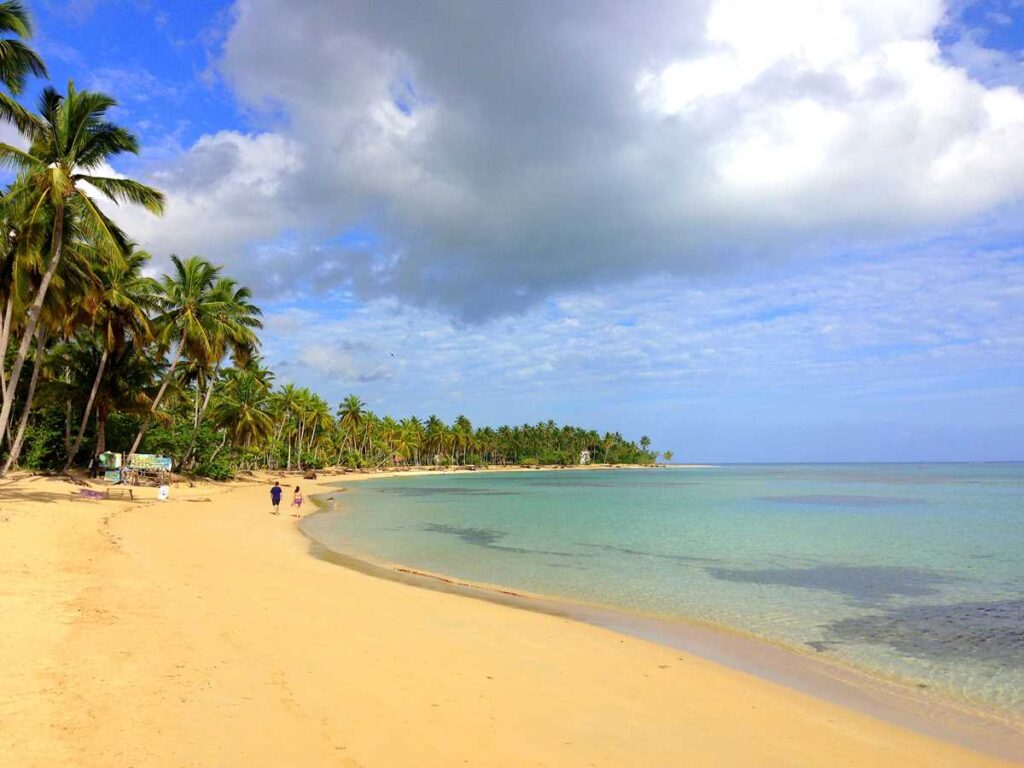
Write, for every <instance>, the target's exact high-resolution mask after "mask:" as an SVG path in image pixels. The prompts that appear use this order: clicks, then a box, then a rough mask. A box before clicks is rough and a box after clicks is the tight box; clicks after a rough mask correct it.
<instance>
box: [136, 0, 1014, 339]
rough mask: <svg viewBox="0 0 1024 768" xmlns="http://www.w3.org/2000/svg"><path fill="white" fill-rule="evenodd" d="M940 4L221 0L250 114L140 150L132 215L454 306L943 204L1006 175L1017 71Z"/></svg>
mask: <svg viewBox="0 0 1024 768" xmlns="http://www.w3.org/2000/svg"><path fill="white" fill-rule="evenodd" d="M945 11H946V9H945V7H944V6H943V4H942V3H941V2H939V1H938V0H888V1H887V2H885V3H863V2H854V1H853V0H784V1H783V2H776V3H753V2H740V0H690V1H689V2H671V3H670V2H665V1H664V0H640V1H638V2H636V3H631V4H628V5H624V4H622V3H614V2H599V3H592V4H588V5H587V7H586V8H583V7H581V6H577V5H573V4H555V3H510V4H468V5H467V4H464V3H442V4H440V5H437V4H431V5H429V7H428V6H427V5H423V4H419V5H415V4H414V5H413V6H410V5H409V4H406V3H391V2H376V3H364V2H355V1H354V0H353V1H352V2H343V1H340V0H339V2H332V3H322V2H317V1H316V0H288V2H285V0H239V2H238V3H237V4H236V6H235V15H234V21H233V24H232V26H231V29H230V31H229V33H228V35H227V39H226V42H225V45H224V50H223V56H222V60H221V62H220V71H221V73H222V75H223V76H224V77H225V78H226V80H227V82H228V83H229V84H230V85H231V87H232V88H233V89H234V92H235V93H236V94H237V96H238V98H239V99H240V100H241V101H242V102H243V104H245V105H246V106H247V107H248V108H249V109H250V110H252V112H253V114H254V115H255V116H256V120H257V124H260V125H261V127H262V130H261V131H259V132H249V133H246V132H238V131H224V132H221V133H218V134H215V135H211V136H206V137H203V138H202V139H201V140H200V141H199V142H197V143H196V145H195V146H193V147H192V148H191V149H189V150H188V151H187V152H186V153H185V154H184V155H183V156H181V157H180V158H178V159H177V160H176V161H175V162H174V164H173V166H169V167H167V168H163V169H161V170H159V171H158V172H156V174H155V176H154V179H153V181H154V182H156V183H157V184H159V185H160V186H162V187H163V188H164V189H166V190H167V191H168V192H169V193H170V206H169V212H168V216H167V217H166V218H165V219H164V220H162V221H160V222H141V221H140V222H139V224H138V226H136V225H135V224H134V223H133V225H132V231H133V232H139V233H140V236H141V238H142V239H143V241H144V242H146V243H147V245H150V246H151V247H154V248H155V249H157V250H160V251H167V250H179V251H185V252H193V251H196V252H202V253H206V254H208V255H210V256H213V257H215V258H219V259H222V260H227V261H230V262H232V266H233V268H235V265H237V266H238V268H240V269H241V270H243V275H244V276H245V277H246V279H249V280H251V281H255V282H256V284H257V286H258V287H262V288H264V289H267V288H268V287H271V286H280V285H282V284H288V283H289V282H294V281H296V280H300V281H301V280H304V279H308V278H309V277H310V276H312V277H313V279H314V280H315V282H316V283H317V284H318V285H320V286H321V287H324V288H328V289H329V288H335V289H345V290H349V291H354V292H355V294H356V295H358V296H361V297H364V298H371V299H372V298H374V297H385V296H393V297H398V298H399V299H401V300H404V301H409V302H412V303H415V304H420V305H431V306H434V307H437V308H440V309H442V310H444V311H445V312H454V313H456V314H459V315H461V316H463V317H464V318H471V319H482V318H487V317H491V316H494V315H496V314H501V313H505V312H509V311H519V310H523V309H524V308H527V307H529V306H531V305H535V304H536V303H537V302H541V301H543V300H544V299H545V298H547V297H550V296H552V295H554V294H556V293H559V292H565V291H573V290H578V289H581V288H586V287H588V286H593V285H596V284H600V283H604V282H609V281H612V280H621V279H622V278H623V277H638V276H643V275H650V274H658V273H669V274H674V275H678V276H699V275H703V274H707V273H709V272H714V271H718V270H723V269H728V268H730V267H731V266H735V265H736V264H739V263H745V262H749V261H751V260H761V259H774V258H779V257H783V256H790V257H792V255H793V254H795V253H806V252H809V251H813V250H815V248H818V247H821V246H823V245H824V244H827V243H829V242H831V241H832V240H834V239H835V238H837V237H843V238H847V239H848V238H850V237H854V238H856V239H857V240H858V241H865V240H866V241H870V240H871V239H872V238H879V237H891V236H892V235H893V234H897V235H898V234H900V233H917V234H920V233H922V232H923V233H927V232H938V231H942V230H943V229H944V228H945V227H947V226H948V225H949V223H950V222H951V221H956V220H962V219H963V218H964V217H969V216H972V215H974V214H977V213H979V212H982V211H986V210H989V209H991V208H993V207H995V206H999V205H1001V204H1005V203H1008V202H1010V201H1013V200H1016V199H1017V198H1019V196H1020V195H1021V193H1022V192H1024V95H1022V93H1021V92H1020V91H1019V90H1017V89H1016V88H1014V87H1012V86H1007V85H986V84H983V83H981V82H979V81H978V80H975V79H972V77H971V75H970V74H969V72H968V71H967V69H965V68H964V67H962V66H959V65H958V64H957V63H955V62H953V61H951V60H950V59H949V58H948V57H945V56H944V55H943V52H942V51H941V50H940V48H939V46H938V44H937V43H936V42H935V40H934V39H933V36H934V34H935V32H936V30H937V29H938V28H939V27H940V26H941V24H942V23H943V18H944V14H945ZM353 229H359V230H362V231H369V232H372V233H373V238H372V242H371V244H370V245H369V246H362V247H358V248H357V247H353V245H352V243H351V242H350V240H349V239H348V238H346V233H348V232H351V231H352V230H353ZM261 254H262V256H263V257H261ZM267 254H273V255H274V258H268V257H266V255H267ZM282 254H284V255H286V256H287V258H280V257H281V255H282Z"/></svg>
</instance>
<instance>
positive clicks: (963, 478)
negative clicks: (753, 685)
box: [304, 464, 1024, 715]
mask: <svg viewBox="0 0 1024 768" xmlns="http://www.w3.org/2000/svg"><path fill="white" fill-rule="evenodd" d="M349 489H350V490H349V492H348V493H346V494H345V495H344V497H343V498H344V501H345V508H344V510H343V511H341V512H332V513H328V514H324V515H320V516H317V517H314V518H311V519H309V520H308V521H306V523H305V526H304V527H305V530H306V531H307V533H309V535H311V536H312V537H313V538H315V539H318V540H319V541H321V542H322V543H324V544H325V545H327V546H328V547H331V548H334V549H337V550H339V551H343V552H349V553H357V554H362V555H366V556H369V557H371V558H374V559H378V560H383V561H388V562H395V563H403V564H406V565H409V566H413V567H415V568H419V569H425V570H430V571H435V572H439V573H444V574H448V575H451V576H456V577H460V578H462V579H466V580H471V581H477V582H486V583H490V584H501V585H505V586H508V587H512V588H518V589H521V590H525V591H530V592H535V593H543V594H547V595H552V596H558V597H565V598H570V599H576V600H581V601H586V602H590V603H599V604H603V605H608V606H613V607H618V608H622V609H625V610H627V611H633V612H642V613H648V614H657V615H659V616H662V617H666V618H670V619H698V620H703V621H710V622H714V623H716V624H720V625H724V626H727V627H732V628H736V629H740V630H743V631H746V632H749V633H753V634H755V635H757V636H760V637H764V638H768V639H771V640H773V641H776V642H782V643H785V644H788V645H791V646H794V647H797V648H800V649H802V650H807V651H810V652H813V653H816V654H821V655H822V656H825V657H829V658H832V659H835V660H838V661H842V662H844V663H847V664H853V665H855V666H859V667H861V668H864V669H867V670H870V671H872V672H874V673H880V674H883V675H885V676H887V677H889V678H892V679H897V680H900V681H904V682H911V683H915V684H918V685H926V686H928V687H929V688H932V689H935V690H938V691H941V692H945V693H949V694H952V695H954V696H956V697H959V698H963V699H966V700H968V701H971V702H975V703H982V704H986V705H990V706H995V707H997V708H999V709H1002V710H1005V711H1008V712H1011V713H1013V714H1016V715H1020V714H1021V713H1024V465H1021V464H962V465H955V464H941V465H940V464H930V465H780V466H726V467H715V468H707V469H682V468H680V469H659V470H650V471H592V472H548V473H521V474H520V473H517V474H485V473H477V474H470V473H465V474H456V475H429V476H419V477H407V478H394V479H387V480H376V481H369V482H365V483H357V484H353V485H352V486H349Z"/></svg>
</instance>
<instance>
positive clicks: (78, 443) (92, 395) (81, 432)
mask: <svg viewBox="0 0 1024 768" xmlns="http://www.w3.org/2000/svg"><path fill="white" fill-rule="evenodd" d="M109 356H110V351H109V350H108V349H107V347H106V345H104V346H103V355H102V357H100V367H99V370H97V371H96V378H95V379H93V382H92V390H91V391H90V392H89V399H88V400H87V401H86V403H85V413H83V414H82V423H81V425H79V427H78V436H77V437H75V444H74V445H72V446H71V450H69V451H68V458H67V461H66V462H64V471H65V472H67V471H68V469H70V468H71V463H72V462H73V461H74V460H75V456H77V455H78V449H79V448H81V447H82V438H83V437H84V436H85V427H86V425H87V424H88V423H89V416H91V415H92V404H93V403H94V402H95V401H96V393H97V392H98V391H99V388H100V382H101V381H102V380H103V372H104V371H105V370H106V368H107V358H108V357H109Z"/></svg>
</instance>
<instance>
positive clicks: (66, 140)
mask: <svg viewBox="0 0 1024 768" xmlns="http://www.w3.org/2000/svg"><path fill="white" fill-rule="evenodd" d="M115 105H116V102H115V101H114V99H112V98H110V97H109V96H106V95H104V94H101V93H93V92H90V91H77V90H76V89H75V86H74V84H73V83H68V92H67V95H66V96H62V95H61V94H59V93H58V92H57V91H56V90H54V89H53V88H49V87H47V88H46V89H45V90H44V91H43V93H42V96H41V97H40V116H39V124H38V125H35V124H33V125H27V126H25V128H24V132H25V134H26V136H27V137H28V138H29V139H30V140H31V145H30V147H29V149H28V151H22V150H20V149H16V148H15V147H12V146H10V145H9V144H4V143H0V163H2V164H4V165H6V166H8V167H13V168H14V169H15V170H17V171H18V178H17V180H16V181H15V183H14V185H13V186H12V187H11V190H10V191H9V193H8V194H7V195H6V196H5V197H4V198H3V200H2V201H0V220H6V221H14V222H17V226H16V229H17V230H18V242H17V247H18V248H19V250H20V251H21V252H22V254H23V255H24V256H26V257H28V258H29V259H30V260H34V261H35V262H36V263H38V264H39V267H40V269H41V271H42V277H41V279H40V281H39V285H38V287H37V288H36V290H35V295H34V297H33V299H32V302H31V304H30V305H29V306H28V308H27V311H26V318H25V324H24V328H23V329H22V332H21V342H20V344H19V345H18V350H17V353H16V356H15V359H14V365H13V366H12V368H11V375H10V380H9V382H8V388H7V392H6V396H5V397H4V401H3V407H2V409H0V435H2V434H3V432H4V431H5V430H6V428H7V424H8V421H9V419H10V415H11V407H12V405H13V400H14V391H15V389H16V388H17V386H18V379H19V378H20V376H21V372H22V369H23V368H24V365H25V359H26V357H27V355H28V349H29V346H30V345H31V343H32V340H33V339H34V338H35V335H36V328H37V326H38V325H39V318H40V314H41V312H42V308H43V302H44V301H45V300H46V294H47V292H48V290H49V288H50V283H51V282H52V281H53V279H54V276H55V275H56V274H57V269H58V267H59V266H60V263H61V257H62V255H63V254H64V243H65V238H67V239H68V240H69V241H70V240H72V239H76V238H77V239H81V240H85V241H88V242H89V243H90V244H91V245H92V246H93V247H94V248H95V249H96V251H97V255H98V256H99V257H100V258H102V259H103V260H110V261H116V260H118V259H120V258H122V256H123V254H124V252H125V250H127V241H126V238H125V236H124V235H123V234H122V233H121V231H120V230H119V229H118V228H117V226H116V225H115V224H114V223H113V222H112V221H111V220H110V219H109V218H108V217H107V216H106V215H105V214H104V213H103V212H102V211H101V210H100V209H99V207H98V206H97V204H96V202H95V201H94V200H93V198H92V197H91V196H90V195H89V194H87V192H86V190H87V189H90V188H91V189H95V190H97V191H98V192H100V193H101V194H103V195H104V196H106V197H107V198H109V199H110V200H112V201H113V202H115V203H118V204H119V203H122V202H124V203H133V204H136V205H141V206H143V207H145V208H146V209H148V210H149V211H151V212H153V213H157V214H159V213H161V212H162V211H163V195H162V194H161V193H160V192H158V191H156V190H155V189H152V188H151V187H148V186H146V185H145V184H142V183H140V182H138V181H134V180H132V179H126V178H113V177H108V176H97V175H95V174H94V173H92V172H93V171H95V170H97V169H98V168H100V167H103V166H104V165H105V164H107V163H109V161H110V160H111V158H113V157H116V156H117V155H120V154H122V153H125V152H130V153H132V154H135V153H137V152H138V143H137V142H136V140H135V137H134V136H133V135H132V134H131V133H129V132H128V131H127V130H125V129H124V128H121V127H119V126H117V125H115V124H114V123H111V122H109V121H108V120H107V119H106V116H107V112H108V111H109V110H110V109H111V108H112V107H114V106H115ZM44 249H45V250H46V251H48V252H49V258H48V259H47V260H46V262H45V269H43V268H42V267H43V263H42V262H43V252H44Z"/></svg>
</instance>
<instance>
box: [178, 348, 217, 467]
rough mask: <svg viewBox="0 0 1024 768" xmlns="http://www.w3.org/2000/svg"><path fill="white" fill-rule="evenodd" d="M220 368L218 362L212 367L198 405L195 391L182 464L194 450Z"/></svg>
mask: <svg viewBox="0 0 1024 768" xmlns="http://www.w3.org/2000/svg"><path fill="white" fill-rule="evenodd" d="M219 370H220V363H219V362H218V363H217V364H216V365H215V366H214V367H213V373H212V374H211V375H210V383H209V384H208V385H207V387H206V394H205V395H203V404H202V406H198V403H199V392H198V391H197V392H196V403H197V410H196V420H195V424H194V426H193V429H192V440H191V442H190V443H189V445H188V450H187V451H186V452H185V458H184V459H183V460H182V462H181V463H182V466H184V465H186V464H188V462H189V461H190V460H191V459H192V454H193V453H195V450H196V440H198V439H199V425H200V424H202V423H203V417H204V416H205V415H206V409H207V407H208V406H209V405H210V397H211V396H212V395H213V385H214V383H215V382H216V381H217V372H218V371H219Z"/></svg>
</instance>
